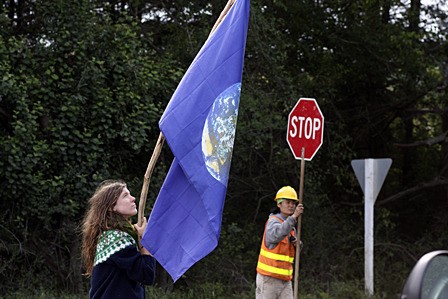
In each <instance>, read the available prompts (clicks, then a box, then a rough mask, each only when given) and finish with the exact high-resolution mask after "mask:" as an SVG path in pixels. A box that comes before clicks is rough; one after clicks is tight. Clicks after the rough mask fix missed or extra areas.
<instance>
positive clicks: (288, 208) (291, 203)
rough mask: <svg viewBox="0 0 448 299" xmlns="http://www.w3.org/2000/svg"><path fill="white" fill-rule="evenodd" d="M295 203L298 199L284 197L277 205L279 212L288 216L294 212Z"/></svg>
mask: <svg viewBox="0 0 448 299" xmlns="http://www.w3.org/2000/svg"><path fill="white" fill-rule="evenodd" d="M297 203H298V201H295V200H291V199H285V200H284V201H282V202H281V203H279V204H278V205H277V206H278V207H279V209H280V212H281V213H282V214H283V215H284V216H286V217H288V216H291V215H292V214H294V210H295V209H296V204H297Z"/></svg>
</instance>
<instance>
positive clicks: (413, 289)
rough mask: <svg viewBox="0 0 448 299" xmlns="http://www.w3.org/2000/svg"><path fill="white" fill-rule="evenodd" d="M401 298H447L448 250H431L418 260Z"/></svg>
mask: <svg viewBox="0 0 448 299" xmlns="http://www.w3.org/2000/svg"><path fill="white" fill-rule="evenodd" d="M401 299H448V250H437V251H432V252H429V253H427V254H425V255H424V256H422V257H421V258H420V259H419V260H418V262H417V264H415V266H414V268H413V269H412V271H411V274H409V277H408V279H407V281H406V284H405V285H404V288H403V292H402V294H401Z"/></svg>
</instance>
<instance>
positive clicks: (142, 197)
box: [137, 132, 165, 226]
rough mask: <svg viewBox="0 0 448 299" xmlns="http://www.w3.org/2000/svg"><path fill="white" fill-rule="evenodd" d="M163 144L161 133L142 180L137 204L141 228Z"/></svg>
mask: <svg viewBox="0 0 448 299" xmlns="http://www.w3.org/2000/svg"><path fill="white" fill-rule="evenodd" d="M164 142H165V136H163V134H162V132H160V134H159V139H157V142H156V146H155V147H154V151H153V153H152V156H151V160H149V163H148V167H147V168H146V172H145V176H144V178H143V187H142V192H141V194H140V202H139V204H138V221H137V223H138V225H139V226H141V225H142V222H143V217H144V212H145V206H146V196H147V195H148V188H149V181H150V180H151V175H152V172H153V171H154V167H155V165H156V162H157V159H158V158H159V156H160V152H161V151H162V146H163V143H164Z"/></svg>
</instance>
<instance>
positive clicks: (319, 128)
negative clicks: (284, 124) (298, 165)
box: [286, 98, 324, 161]
mask: <svg viewBox="0 0 448 299" xmlns="http://www.w3.org/2000/svg"><path fill="white" fill-rule="evenodd" d="M323 137H324V116H323V115H322V112H321V111H320V108H319V105H317V102H316V100H315V99H307V98H301V99H299V101H298V102H297V104H296V105H295V106H294V108H293V109H292V110H291V112H290V113H289V117H288V132H287V134H286V141H287V142H288V144H289V147H290V148H291V150H292V153H293V154H294V157H295V158H296V159H302V148H304V150H305V152H304V159H305V160H306V161H310V160H311V159H313V157H314V155H315V154H316V153H317V151H318V150H319V148H320V146H321V145H322V142H323Z"/></svg>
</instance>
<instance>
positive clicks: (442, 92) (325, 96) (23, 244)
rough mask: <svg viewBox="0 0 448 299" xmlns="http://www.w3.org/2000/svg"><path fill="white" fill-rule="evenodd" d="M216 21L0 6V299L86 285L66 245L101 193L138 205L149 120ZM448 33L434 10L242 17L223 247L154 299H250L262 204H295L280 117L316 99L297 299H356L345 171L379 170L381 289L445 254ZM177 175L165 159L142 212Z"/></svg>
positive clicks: (393, 2)
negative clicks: (381, 164) (356, 163)
mask: <svg viewBox="0 0 448 299" xmlns="http://www.w3.org/2000/svg"><path fill="white" fill-rule="evenodd" d="M225 3H226V1H224V0H214V1H202V0H201V1H184V0H180V1H171V0H170V1H165V0H157V1H145V0H131V1H101V0H96V1H87V0H83V1H71V0H70V1H62V0H55V1H40V0H18V1H3V2H2V5H1V6H0V32H1V34H0V76H2V80H1V82H0V136H1V137H0V138H1V142H0V169H1V171H0V190H2V194H3V200H2V201H1V202H0V208H1V209H0V211H1V212H0V213H1V216H2V219H4V221H3V222H2V224H0V227H1V229H0V239H1V243H0V257H1V258H2V262H1V264H0V278H1V281H2V282H3V281H4V282H5V283H4V284H3V285H2V288H3V291H4V292H8V291H13V290H14V288H17V287H21V286H24V285H25V283H26V284H27V285H28V286H30V287H36V286H37V287H40V286H43V285H45V286H47V287H48V288H57V289H59V290H66V291H67V290H71V291H80V290H79V289H77V286H78V287H79V286H80V285H82V283H80V282H83V283H84V285H86V284H87V281H86V280H85V279H82V277H81V275H80V274H81V273H82V270H81V266H80V265H79V240H78V234H77V232H76V228H77V225H78V224H79V221H80V219H81V217H82V215H83V213H84V208H85V202H86V201H85V200H86V198H88V196H89V194H91V193H92V192H93V190H94V188H95V186H96V185H97V183H98V182H99V181H101V180H103V179H105V178H111V177H115V178H118V177H119V178H123V179H125V180H127V181H128V182H129V184H130V188H131V191H132V192H133V193H134V194H135V193H137V192H138V191H139V187H140V184H141V178H142V176H143V174H144V172H145V169H146V164H147V162H148V161H149V159H148V158H149V157H150V154H151V151H152V149H153V146H154V142H155V139H156V138H157V136H158V134H159V132H158V127H157V122H158V120H159V118H160V115H161V113H162V111H163V109H164V107H165V106H166V104H167V102H168V99H169V97H170V95H171V93H172V92H173V91H174V89H175V87H176V85H177V84H178V82H179V80H180V78H181V75H182V73H183V72H184V70H186V69H187V67H188V66H189V64H190V63H191V61H192V59H193V58H194V56H195V55H196V53H197V51H198V50H199V49H200V47H201V46H202V44H203V43H204V41H205V40H206V38H207V36H208V34H209V32H210V29H211V28H212V26H213V24H214V22H215V20H216V19H217V17H218V15H219V13H220V12H221V9H222V8H223V7H224V5H225ZM444 5H445V6H444ZM447 32H448V30H447V9H446V1H445V0H443V1H439V2H438V3H437V4H434V5H432V6H423V5H422V4H421V3H420V1H417V0H412V1H410V2H409V1H398V0H387V1H360V0H343V1H340V0H339V1H334V0H324V1H302V0H299V1H285V0H274V1H259V0H252V1H251V19H250V24H249V34H248V40H247V47H246V58H245V67H244V73H243V80H244V82H243V89H242V98H241V104H240V108H239V118H238V126H237V132H236V140H235V148H234V155H233V159H232V168H231V173H230V180H229V184H228V192H227V199H226V205H225V210H224V217H223V225H222V233H221V238H220V244H219V245H218V248H217V249H216V250H215V251H214V252H213V253H211V254H210V255H209V256H208V257H206V258H204V259H203V260H201V261H200V262H198V263H197V264H196V265H195V266H193V267H192V269H191V270H189V271H188V272H187V273H186V274H185V276H184V277H183V278H182V279H180V280H179V282H177V283H176V284H174V285H172V284H171V283H170V280H169V279H168V278H167V276H166V273H164V272H163V271H160V272H159V278H160V279H159V283H160V284H161V285H162V286H163V287H166V289H165V290H166V291H167V292H168V293H169V292H173V295H174V294H178V293H177V292H181V293H182V292H183V293H184V294H188V295H189V296H190V295H191V292H193V291H192V290H199V292H203V293H207V292H211V293H213V294H218V295H217V296H220V295H219V294H227V295H228V297H229V298H230V297H232V296H235V297H238V295H241V294H243V293H244V294H249V293H250V294H252V293H253V286H254V279H255V267H256V262H257V257H258V251H259V246H260V242H261V237H262V236H261V235H262V232H263V228H264V223H265V221H266V219H267V216H268V214H269V210H270V209H271V208H273V207H274V206H275V204H274V201H273V200H272V199H273V198H274V194H275V192H276V190H277V189H278V188H280V187H281V186H283V185H291V186H294V187H296V188H297V190H298V187H299V174H300V163H299V162H298V161H296V160H294V158H293V156H292V154H291V152H290V150H289V147H288V145H287V143H286V140H285V139H286V138H285V137H286V136H285V135H286V123H287V117H288V113H289V111H290V110H291V109H292V107H293V106H294V105H295V103H296V101H297V100H298V98H300V97H314V98H316V99H317V101H318V103H319V105H320V108H321V110H322V112H323V114H324V116H325V130H324V133H325V136H324V145H323V147H322V148H321V149H320V150H319V152H318V154H317V155H316V156H315V158H314V159H313V161H311V162H307V163H306V167H305V178H304V179H305V185H304V204H305V207H306V210H305V214H304V217H303V220H302V240H303V242H304V250H303V252H302V253H301V270H300V271H301V272H300V287H299V289H300V292H301V296H304V297H306V298H349V297H348V296H349V295H350V296H353V298H355V297H356V296H361V295H360V294H361V293H362V289H363V286H362V278H363V275H364V273H363V258H364V255H363V246H364V245H363V236H364V231H363V204H362V191H361V189H360V188H359V186H358V182H357V181H356V178H355V176H354V174H353V171H352V169H351V167H350V161H351V160H352V159H362V158H384V157H391V158H392V159H393V164H392V168H391V170H390V172H389V174H388V176H387V178H386V182H385V184H384V186H383V189H382V190H381V193H380V195H379V198H378V199H377V203H376V210H375V245H376V247H375V271H376V272H375V273H376V276H375V289H376V290H377V292H378V298H391V297H395V294H396V293H399V292H400V288H401V287H402V284H403V282H404V279H405V277H406V275H407V274H408V273H409V271H410V269H411V267H412V265H413V263H414V262H415V260H416V259H417V258H418V257H419V256H421V255H422V254H423V253H425V252H427V251H430V250H434V249H440V248H446V246H447V244H448V239H447V237H446V234H445V233H444V229H445V227H446V226H447V225H448V223H447V221H448V220H447V219H448V218H447V217H446V214H447V212H448V211H447V205H446V203H447V196H446V194H447V186H448V181H447V174H448V143H447V132H448V112H447V111H448V105H447V103H448V102H447V100H446V99H447V86H448V82H447V61H448V57H447V55H448V54H447V51H446V47H447ZM171 158H172V156H171V153H170V151H169V149H168V147H167V146H165V147H164V151H163V152H162V155H161V157H160V158H159V161H158V163H157V168H156V171H155V173H154V178H153V180H152V182H151V187H150V194H149V202H148V206H149V207H150V206H151V204H152V203H153V199H154V197H155V195H156V194H157V190H158V189H159V188H160V185H161V182H162V180H163V178H164V175H165V173H166V170H167V169H168V167H169V164H170V163H171ZM135 195H137V194H135ZM29 269H32V271H31V272H30V271H29ZM380 274H381V275H380ZM42 277H52V278H53V277H54V278H55V279H52V280H51V281H49V280H45V279H43V278H42ZM67 277H68V278H69V279H68V280H67V279H66V278H67ZM17 278H19V281H20V283H19V284H20V285H17ZM43 281H44V282H43ZM202 286H207V287H202ZM208 286H210V287H208ZM79 288H80V289H81V291H82V287H79ZM360 290H361V291H360ZM208 295H209V294H208ZM193 296H194V295H193Z"/></svg>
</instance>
